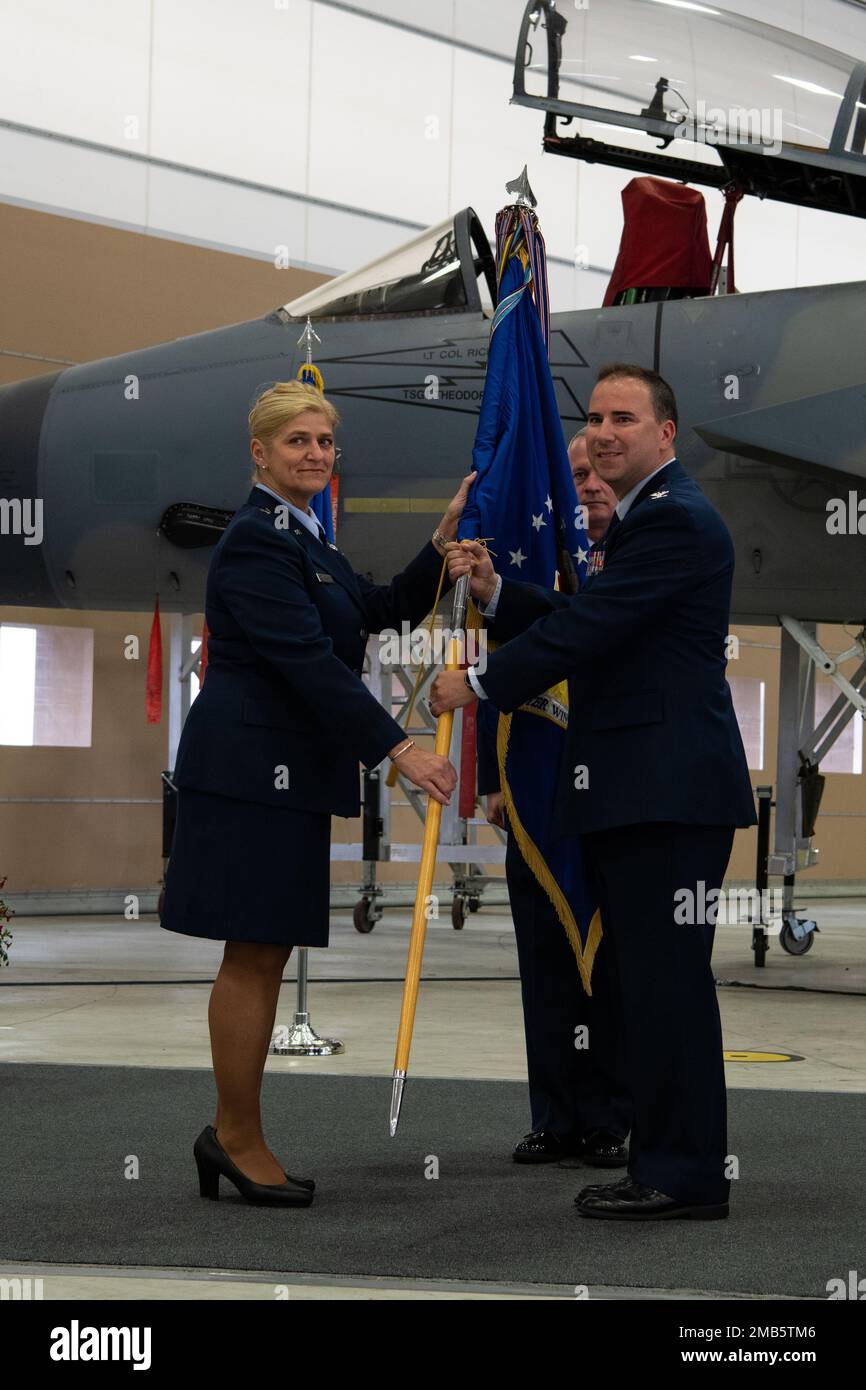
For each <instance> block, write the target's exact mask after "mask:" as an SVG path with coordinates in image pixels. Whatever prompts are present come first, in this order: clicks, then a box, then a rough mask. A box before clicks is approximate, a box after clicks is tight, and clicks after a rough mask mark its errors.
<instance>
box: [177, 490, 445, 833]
mask: <svg viewBox="0 0 866 1390" xmlns="http://www.w3.org/2000/svg"><path fill="white" fill-rule="evenodd" d="M441 564H442V561H441V557H440V556H439V555H438V554H437V552H436V550H435V548H434V546H433V545H432V544H430V543H428V544H427V545H425V546H424V548H423V550H422V551H421V552H420V554H419V555H418V556H416V558H415V559H414V560H413V561H412V562H411V563H410V564H409V565H408V566H407V568H406V569H405V570H404V571H403V572H402V573H401V574H398V575H397V576H396V578H394V579H393V580H392V582H391V583H390V584H389V585H377V584H373V583H371V582H370V581H369V580H368V579H365V578H364V577H363V576H362V575H358V574H355V573H354V572H353V570H352V567H351V565H350V563H349V561H348V560H347V559H346V557H345V556H344V555H342V554H341V553H340V552H339V551H338V550H337V549H336V548H335V547H333V546H329V545H327V544H326V543H324V542H323V541H320V540H318V539H317V538H316V537H315V536H313V534H312V533H311V532H310V531H308V530H307V528H306V527H304V526H302V525H301V524H300V522H298V520H297V518H295V517H293V516H292V515H291V513H290V512H289V511H288V508H282V507H280V505H279V503H278V502H277V501H276V499H275V498H273V497H271V496H270V495H269V494H268V493H266V492H263V491H262V489H261V488H256V487H254V488H253V490H252V492H251V493H250V495H249V497H248V498H247V501H246V503H245V505H244V506H242V507H241V508H240V509H239V511H237V512H236V513H235V515H234V517H233V518H232V520H231V522H230V523H229V525H228V527H227V528H226V530H225V532H224V533H223V535H222V536H221V537H220V540H219V542H218V544H217V546H216V549H215V550H214V553H213V556H212V558H211V563H210V568H209V570H208V577H207V589H206V596H205V619H206V621H207V625H208V665H207V671H206V675H205V680H204V683H203V685H202V689H201V692H200V694H199V695H198V697H197V698H196V700H195V701H194V702H193V704H192V706H191V708H190V712H189V715H188V717H187V720H186V723H185V724H184V727H183V731H182V734H181V739H180V744H179V746H178V753H177V762H176V766H175V775H174V780H175V783H176V785H177V786H179V787H196V788H198V789H200V790H203V791H210V792H217V793H220V794H221V795H223V796H232V797H239V798H242V799H244V800H247V801H256V802H263V803H265V804H272V805H276V806H289V807H292V808H294V809H298V810H308V811H322V812H329V813H331V814H335V815H341V816H356V815H358V813H359V810H360V799H359V775H358V762H359V760H360V761H361V762H363V763H365V764H366V766H367V767H375V766H376V765H377V764H378V763H380V762H381V761H382V759H383V758H384V757H385V755H386V753H387V752H388V750H389V749H390V748H393V747H394V745H395V744H397V743H400V742H401V741H403V740H405V734H404V733H403V730H402V729H401V728H400V726H399V724H397V722H396V721H395V720H394V719H392V717H391V715H390V713H388V712H387V711H386V710H385V709H383V708H382V706H381V705H380V704H379V702H378V701H377V700H376V698H375V697H374V696H373V695H372V694H371V693H370V691H369V690H368V689H367V687H366V686H365V685H364V683H363V681H362V680H361V678H360V677H361V666H362V662H363V659H364V650H365V648H366V645H367V638H368V636H369V634H370V633H376V632H380V631H382V630H383V629H386V628H394V629H396V630H397V631H399V630H400V624H401V623H402V622H403V620H406V621H408V622H409V624H410V625H411V626H415V625H416V624H417V623H418V622H420V621H421V619H422V618H423V617H424V616H425V614H427V613H429V611H430V609H431V607H432V605H433V599H434V598H435V596H436V585H437V583H438V579H439V573H440V569H441ZM283 769H284V771H283Z"/></svg>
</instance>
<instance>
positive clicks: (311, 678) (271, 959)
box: [162, 381, 473, 1206]
mask: <svg viewBox="0 0 866 1390" xmlns="http://www.w3.org/2000/svg"><path fill="white" fill-rule="evenodd" d="M337 421H338V416H337V412H336V411H335V409H334V407H333V406H332V405H331V404H330V402H329V401H327V400H326V399H325V398H324V396H322V395H321V393H320V392H319V391H317V390H316V389H315V387H312V386H307V385H302V384H301V383H300V382H297V381H290V382H277V383H276V385H274V386H273V387H271V388H270V389H269V390H266V391H264V392H263V393H262V394H261V395H260V396H259V397H258V399H257V400H256V402H255V404H254V406H253V409H252V410H251V412H250V415H249V427H250V436H251V438H250V450H251V453H252V456H253V460H254V463H255V472H254V474H253V481H254V484H255V485H254V487H253V489H252V491H251V492H250V495H249V497H248V498H247V500H246V502H245V504H244V505H243V506H242V507H241V508H240V509H239V510H238V511H237V512H236V513H235V515H234V517H233V518H232V521H231V522H230V524H229V526H228V527H227V529H226V531H225V532H224V534H223V535H222V537H221V538H220V540H219V543H218V544H217V546H216V549H215V550H214V554H213V557H212V559H211V563H210V568H209V571H208V578H207V592H206V598H205V618H206V621H207V626H208V633H209V638H208V666H207V675H206V678H205V680H204V682H203V684H202V688H201V692H200V694H199V695H198V697H197V698H196V700H195V701H194V702H193V704H192V706H191V708H190V712H189V715H188V717H187V720H186V723H185V724H184V727H183V732H182V734H181V739H180V744H179V747H178V754H177V760H176V766H175V783H176V785H177V787H178V796H177V820H176V823H175V832H174V841H173V844H172V850H171V857H170V860H169V864H168V870H167V873H166V883H165V900H164V909H163V915H162V926H164V927H165V928H167V929H168V930H169V931H175V932H183V933H185V934H186V935H189V936H203V937H210V938H211V939H215V940H220V941H225V943H226V944H225V952H224V955H223V959H222V963H221V965H220V969H219V973H218V975H217V978H216V980H215V982H214V986H213V990H212V992H211V996H210V1004H209V1008H208V1021H209V1025H210V1035H211V1051H212V1056H213V1066H214V1078H215V1081H216V1088H217V1095H218V1101H217V1109H216V1118H215V1120H214V1125H213V1127H211V1126H210V1125H207V1126H206V1127H205V1128H204V1130H203V1131H202V1133H201V1134H200V1135H199V1137H198V1139H197V1140H196V1142H195V1146H194V1155H195V1160H196V1164H197V1167H198V1174H199V1190H200V1193H201V1195H202V1197H211V1198H218V1196H219V1179H220V1175H223V1176H224V1177H227V1178H228V1179H230V1181H231V1182H233V1183H234V1184H235V1186H236V1187H237V1188H238V1190H239V1191H240V1192H241V1194H242V1195H243V1196H244V1197H245V1198H246V1199H247V1200H248V1201H251V1202H268V1203H274V1204H278V1205H281V1206H309V1204H310V1202H311V1201H312V1200H313V1189H314V1186H315V1184H314V1183H313V1181H312V1179H309V1178H295V1177H292V1176H290V1175H289V1174H288V1173H286V1172H285V1171H284V1169H283V1167H282V1165H281V1163H280V1161H279V1160H278V1159H277V1158H276V1157H275V1156H274V1154H273V1153H272V1152H271V1150H270V1149H269V1148H268V1146H267V1144H266V1143H265V1138H264V1133H263V1130H262V1120H261V1083H262V1074H263V1071H264V1067H265V1061H266V1058H267V1055H268V1049H269V1046H270V1041H271V1036H272V1033H273V1028H274V1017H275V1014H276V1007H277V998H278V995H279V990H280V982H281V979H282V974H283V969H284V967H285V964H286V961H287V960H288V958H289V956H290V954H291V951H292V947H293V946H296V945H299V946H326V945H327V944H328V903H329V879H330V863H329V860H330V826H331V816H332V815H339V816H356V815H358V813H359V810H360V805H359V795H358V793H359V780H360V779H359V769H358V762H359V760H360V761H361V762H363V763H364V764H365V765H366V766H367V767H376V766H377V764H378V763H380V762H381V761H382V760H383V759H384V758H385V757H386V756H388V757H389V758H391V759H392V760H394V761H397V762H398V763H399V766H400V770H401V772H402V773H403V774H404V775H405V776H406V777H407V778H408V779H409V780H410V781H412V782H414V783H415V785H416V786H417V787H420V788H421V789H422V790H424V791H426V792H428V793H429V794H430V795H431V796H433V797H435V799H436V800H437V801H439V802H442V803H443V804H447V802H448V800H449V796H450V793H451V791H452V790H453V789H454V787H455V785H456V781H457V777H456V773H455V771H454V768H453V767H452V765H451V763H450V762H449V761H448V759H447V758H443V757H439V756H438V755H437V754H435V753H429V752H425V751H423V750H422V749H421V748H418V747H416V746H415V745H414V744H413V743H412V741H411V740H410V739H407V738H406V736H405V734H404V733H403V731H402V730H401V728H400V726H399V724H397V723H396V721H395V720H394V719H392V717H391V715H390V713H388V711H387V710H385V709H383V707H382V706H381V705H380V704H379V703H378V701H377V700H376V699H375V697H374V696H373V695H372V694H371V693H370V691H369V690H368V689H367V687H366V686H365V685H364V683H363V681H362V680H361V666H362V662H363V659H364V650H365V647H366V644H367V637H368V635H369V634H370V633H375V632H379V631H381V630H383V629H385V628H389V629H390V628H396V629H397V630H398V631H399V630H400V628H401V624H402V622H404V621H407V622H408V623H409V624H410V625H411V626H415V625H416V624H417V623H418V622H420V621H421V620H422V619H423V618H424V616H425V615H426V614H427V613H429V611H430V609H431V607H432V605H433V600H434V598H435V596H436V587H437V584H438V581H439V575H440V571H441V565H442V556H443V553H444V549H443V548H444V544H445V542H446V541H447V540H453V539H454V537H455V536H456V532H457V522H458V519H459V517H460V514H461V512H462V511H463V506H464V503H465V500H466V493H467V491H468V487H469V484H470V481H471V479H472V476H473V475H472V474H470V475H469V477H468V478H464V480H463V483H462V485H461V487H460V489H459V491H458V492H457V495H456V496H455V498H454V500H453V501H452V502H451V503H450V505H449V506H448V509H447V511H446V512H445V515H444V516H443V518H442V520H441V521H440V523H439V526H438V528H437V530H436V531H435V532H434V534H433V539H432V541H430V542H428V543H427V544H426V545H425V546H424V548H423V549H422V551H421V552H420V554H419V555H417V556H416V557H415V559H414V560H412V561H411V562H410V563H409V565H407V567H406V569H405V570H403V572H402V573H401V574H398V575H397V576H396V577H395V578H394V579H393V580H392V581H391V583H390V584H388V585H378V584H373V583H371V582H370V581H369V580H368V579H366V578H364V577H363V576H362V575H358V574H355V573H354V572H353V571H352V567H351V565H350V563H349V561H348V560H347V559H346V557H345V556H344V555H342V554H341V553H340V552H339V551H338V550H337V549H336V548H335V547H334V546H330V545H328V544H327V543H326V541H325V539H324V533H323V532H322V530H321V527H320V526H319V523H318V521H317V520H316V518H315V517H314V515H313V513H312V511H311V509H310V505H309V504H310V499H311V498H312V497H315V496H316V495H317V494H318V493H320V492H321V491H322V490H323V489H324V488H325V487H326V486H327V483H328V481H329V480H330V477H331V473H332V471H333V467H334V457H335V446H334V427H335V425H336V424H337Z"/></svg>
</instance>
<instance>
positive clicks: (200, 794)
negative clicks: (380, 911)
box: [160, 787, 331, 946]
mask: <svg viewBox="0 0 866 1390" xmlns="http://www.w3.org/2000/svg"><path fill="white" fill-rule="evenodd" d="M330 849H331V817H330V816H329V815H327V814H323V813H321V812H318V811H297V810H292V809H291V808H289V807H286V806H264V805H261V804H260V803H259V802H254V801H240V800H237V799H236V798H234V797H230V796H219V795H217V794H216V793H214V792H205V791H198V790H194V789H193V788H190V787H180V788H179V789H178V793H177V818H176V821H175V827H174V839H173V841H172V847H171V856H170V858H169V861H168V868H167V870H166V876H165V895H164V903H163V910H162V917H161V919H160V920H161V925H162V926H163V927H165V928H166V930H167V931H175V932H182V933H183V934H184V935H185V936H207V937H210V938H211V939H212V940H216V941H253V942H261V943H264V944H268V945H273V946H327V944H328V904H329V899H330Z"/></svg>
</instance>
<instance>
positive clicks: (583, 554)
mask: <svg viewBox="0 0 866 1390" xmlns="http://www.w3.org/2000/svg"><path fill="white" fill-rule="evenodd" d="M573 554H574V558H575V560H576V561H577V563H578V564H579V565H582V564H583V562H584V560H586V559H587V557H588V555H589V551H588V550H584V549H583V547H582V546H578V548H577V550H575V551H573Z"/></svg>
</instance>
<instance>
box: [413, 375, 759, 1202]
mask: <svg viewBox="0 0 866 1390" xmlns="http://www.w3.org/2000/svg"><path fill="white" fill-rule="evenodd" d="M676 428H677V408H676V401H675V399H674V395H673V392H672V390H671V388H670V386H669V385H668V383H667V382H666V381H664V379H663V378H661V377H660V376H658V374H657V373H656V372H652V371H648V370H647V369H645V368H643V367H640V366H636V365H632V364H629V363H615V364H613V365H611V366H609V367H606V368H603V369H602V371H601V372H600V373H599V379H598V382H597V384H596V387H595V389H594V391H593V393H592V397H591V399H590V403H589V411H588V421H587V444H588V449H589V456H590V459H591V461H592V463H593V465H594V467H595V468H596V470H597V471H598V473H599V475H600V476H601V477H602V478H603V479H604V480H605V481H606V482H608V483H609V484H610V486H611V487H612V488H613V489H614V491H615V492H616V494H617V496H618V497H619V499H620V500H619V502H618V504H617V508H616V512H615V514H614V517H613V518H612V520H611V525H610V527H609V529H608V533H607V536H606V539H605V563H604V568H603V570H602V571H601V572H600V573H598V574H596V575H594V576H592V577H591V578H590V579H589V580H588V582H587V584H586V585H585V586H584V588H583V589H582V590H581V592H580V593H578V594H576V595H573V596H568V595H564V594H560V593H557V592H555V591H552V590H547V591H545V590H543V589H541V588H538V587H536V586H533V585H527V584H521V583H520V582H519V581H515V580H514V579H512V578H510V577H509V578H500V577H498V576H497V575H496V574H495V572H494V570H493V566H492V563H491V561H490V558H489V556H488V555H487V553H486V552H485V550H484V549H483V547H481V546H478V545H472V546H463V547H461V546H459V545H454V546H452V548H451V552H450V560H449V572H450V575H451V578H452V579H456V578H457V577H458V576H459V575H460V574H461V573H465V572H466V571H467V570H468V569H469V568H470V566H471V567H472V573H473V580H472V592H473V597H475V598H476V600H477V601H479V602H480V603H481V604H482V605H483V607H482V611H486V614H487V616H488V619H489V620H492V626H491V634H492V635H493V636H494V637H497V638H499V637H501V638H502V639H504V640H506V641H507V646H506V647H505V648H504V649H503V650H501V651H495V652H493V654H492V655H491V656H490V657H489V658H488V660H487V664H486V669H485V670H484V672H483V674H482V675H481V678H480V683H479V676H475V677H474V678H473V679H474V685H475V688H476V691H479V692H480V693H482V694H483V695H484V696H487V697H489V698H490V699H491V700H492V701H493V703H494V704H495V705H496V706H497V708H498V709H500V710H505V711H508V710H513V709H515V708H517V707H518V706H519V705H520V704H522V703H523V702H524V701H526V700H528V699H531V698H532V697H533V695H535V694H537V692H538V691H540V690H544V689H547V688H548V687H549V686H550V685H551V683H552V682H554V681H557V680H563V679H566V678H567V679H568V682H569V696H570V707H571V709H572V710H573V711H574V718H573V719H571V720H570V721H569V726H568V738H567V746H566V750H565V756H564V757H563V760H562V766H561V774H560V778H559V784H558V789H557V799H556V808H555V821H556V824H557V826H558V827H559V829H560V831H562V832H566V833H574V831H575V830H576V831H578V832H579V833H580V837H581V843H582V845H583V848H584V852H585V854H586V857H587V863H588V865H589V867H590V869H591V871H592V873H593V877H594V880H595V883H596V885H597V888H598V892H599V901H600V907H601V917H602V922H603V924H604V932H605V936H606V938H607V940H608V944H609V945H612V946H613V948H614V949H613V952H612V956H613V957H614V958H615V962H616V969H617V977H618V980H619V988H620V994H621V1003H622V1015H623V1024H624V1029H625V1050H626V1068H627V1077H628V1086H629V1091H630V1094H631V1100H632V1106H633V1114H632V1130H631V1141H630V1158H629V1176H628V1177H627V1178H626V1179H624V1180H622V1181H621V1182H619V1183H614V1184H608V1185H606V1186H601V1187H598V1186H596V1187H588V1188H584V1189H583V1190H582V1191H581V1193H580V1194H579V1196H578V1198H577V1205H578V1210H579V1212H580V1214H581V1215H583V1216H597V1217H613V1218H625V1219H630V1220H658V1219H666V1218H670V1217H695V1218H700V1219H707V1220H712V1219H716V1218H718V1217H724V1216H727V1214H728V1196H729V1190H730V1183H729V1178H728V1172H727V1133H726V1096H725V1079H724V1064H723V1057H722V1038H721V1025H720V1020H719V1010H718V1003H717V1000H716V995H715V986H714V981H713V975H712V969H711V965H710V953H711V950H712V940H713V933H714V925H715V919H714V917H713V918H712V920H707V921H704V922H701V921H697V923H696V925H694V926H680V925H677V923H676V922H675V915H674V914H675V905H676V901H677V898H676V896H675V895H680V898H679V900H680V901H681V900H682V898H681V895H682V893H683V891H684V890H685V891H687V892H691V893H692V894H693V898H694V901H696V902H706V900H707V898H706V895H707V894H708V893H709V891H710V890H712V889H719V888H720V887H721V884H722V882H723V879H724V875H725V870H726V868H727V865H728V860H729V857H730V852H731V847H732V844H733V838H734V829H735V828H736V827H737V826H748V825H753V824H754V823H755V819H756V817H755V811H754V802H753V797H752V791H751V785H750V782H749V774H748V768H747V765H746V758H745V753H744V751H743V744H742V739H741V737H740V732H739V729H738V727H737V722H736V717H735V715H734V711H733V704H732V701H731V693H730V689H729V687H728V684H727V681H726V680H725V642H726V638H727V630H728V622H729V617H730V597H731V583H732V578H733V569H734V549H733V543H732V541H731V538H730V534H729V532H728V530H727V527H726V526H725V524H724V522H723V521H722V518H721V517H720V516H719V515H718V513H717V512H716V511H715V509H714V508H713V507H712V506H711V505H710V503H709V502H708V501H707V499H706V498H705V497H704V495H703V493H702V492H701V490H700V488H699V487H698V486H697V485H696V484H695V483H694V482H693V481H692V480H691V479H690V478H689V476H688V474H687V473H686V472H685V469H684V468H683V467H682V466H681V465H680V463H679V462H678V461H677V459H676V455H675V452H674V448H673V441H674V438H675V436H676ZM502 568H503V569H504V570H505V573H506V574H509V575H510V574H511V573H513V570H509V568H508V565H507V564H506V565H504V566H502ZM471 698H472V691H471V690H470V689H469V688H468V687H467V684H465V683H464V682H463V678H462V675H461V674H459V673H454V672H443V673H442V674H440V675H439V676H438V677H437V678H436V682H435V683H434V687H433V699H432V708H433V712H434V713H435V714H438V713H439V712H441V711H442V710H444V709H454V708H457V707H458V706H460V705H463V704H466V703H468V701H469V700H470V699H471ZM713 900H714V899H713Z"/></svg>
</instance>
